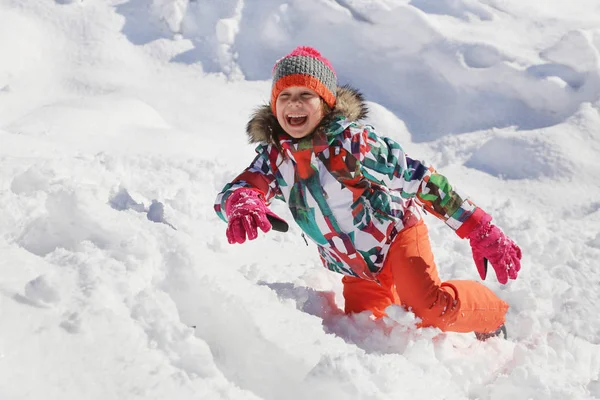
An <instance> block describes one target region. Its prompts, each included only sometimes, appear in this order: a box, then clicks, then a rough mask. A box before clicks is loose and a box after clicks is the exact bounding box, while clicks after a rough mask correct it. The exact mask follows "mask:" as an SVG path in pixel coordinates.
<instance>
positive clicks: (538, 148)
mask: <svg viewBox="0 0 600 400" xmlns="http://www.w3.org/2000/svg"><path fill="white" fill-rule="evenodd" d="M299 44H306V45H313V46H315V47H317V48H318V49H319V50H321V51H322V52H323V54H324V55H325V56H327V57H328V58H329V59H330V60H331V62H332V63H333V65H334V67H335V68H336V70H337V72H338V77H339V80H340V83H349V84H351V85H353V86H356V87H358V88H360V89H361V90H362V91H363V92H364V94H365V95H366V97H367V99H368V100H369V101H370V103H369V106H370V108H371V110H372V112H371V115H370V118H369V122H371V123H373V125H374V126H375V127H376V128H377V129H378V131H380V132H382V133H385V134H386V135H388V136H390V137H392V138H395V139H397V140H398V141H400V142H401V143H402V145H403V147H404V148H405V149H407V150H408V152H409V153H410V154H411V155H413V156H415V157H417V158H423V159H426V160H428V161H430V162H432V163H433V164H434V165H435V166H436V167H437V168H438V169H439V170H440V171H442V172H443V173H444V174H445V175H446V176H448V177H449V179H450V181H451V182H453V184H454V185H455V186H458V187H460V188H461V189H462V190H463V191H464V192H466V193H468V194H469V195H470V196H471V197H472V199H473V200H474V201H475V202H476V203H477V204H479V205H481V206H482V207H483V208H484V209H485V210H487V211H488V212H490V213H491V214H492V215H493V216H494V220H495V221H496V223H497V224H498V225H499V226H501V227H502V228H503V229H504V230H505V231H506V232H507V233H508V234H509V235H510V236H511V237H512V238H513V239H515V241H516V242H517V243H518V244H519V245H520V246H521V248H522V250H523V254H524V258H523V268H522V271H521V274H520V276H519V279H518V280H517V281H515V282H511V283H509V284H508V285H506V286H502V285H500V284H498V283H497V282H496V281H495V279H494V276H493V274H492V276H491V277H488V279H487V281H485V283H486V285H488V286H489V287H490V288H492V290H494V291H495V292H496V293H497V294H498V295H499V296H500V297H502V298H503V299H504V300H505V301H507V302H509V303H510V305H511V309H510V311H509V313H508V320H507V327H508V332H509V340H507V341H504V340H500V339H492V340H489V341H488V342H485V343H480V342H477V341H476V340H475V338H474V337H473V336H472V335H468V334H455V333H447V334H442V333H440V332H439V331H437V330H435V329H416V328H415V327H414V323H415V318H414V315H413V314H411V313H409V312H406V311H404V310H402V309H399V308H395V307H392V308H390V309H389V318H387V319H385V320H382V321H376V322H374V321H372V320H371V319H370V318H369V315H367V314H366V313H364V314H360V315H354V316H346V315H344V314H343V312H342V311H341V310H342V309H343V298H342V295H341V282H340V276H339V275H336V274H334V273H330V272H328V271H326V270H325V269H324V268H322V266H321V265H320V261H319V259H318V256H317V253H316V249H315V248H314V246H313V245H308V246H307V245H306V244H305V243H304V239H303V238H302V237H301V235H300V234H301V232H300V230H299V228H298V227H296V226H294V225H291V226H290V231H289V232H288V233H286V234H283V233H277V232H269V233H268V234H266V235H261V236H260V237H259V238H258V239H257V240H255V241H253V242H249V243H245V244H244V245H241V246H239V245H238V246H232V245H229V244H228V243H227V239H226V237H225V224H223V223H222V222H221V221H220V220H219V219H218V218H217V217H216V215H215V214H214V212H213V209H212V204H213V201H214V198H215V195H216V193H217V192H218V191H219V190H220V189H221V188H222V187H223V185H224V184H225V183H226V182H228V181H229V180H230V179H231V178H233V177H234V176H235V175H237V174H238V173H239V172H240V171H241V170H242V169H243V168H244V167H246V166H247V165H248V164H249V163H250V161H251V160H252V158H253V155H254V152H253V146H251V145H248V144H247V141H246V137H245V124H246V122H247V119H248V117H249V115H250V113H251V112H252V110H253V109H254V108H255V107H256V106H257V105H259V104H261V103H263V102H265V101H268V99H269V90H270V81H269V79H270V73H271V69H272V66H273V63H274V62H275V60H277V59H278V58H280V57H281V56H283V55H284V54H286V53H287V52H289V51H291V49H293V48H294V47H295V46H296V45H299ZM599 110H600V3H598V2H597V1H596V0H574V1H571V2H563V1H559V0H548V1H545V2H522V1H518V0H502V1H499V0H486V1H477V0H439V1H431V0H418V1H417V0H413V1H409V0H403V1H399V0H396V1H392V0H377V1H373V0H337V1H331V0H310V1H307V0H289V1H284V0H264V1H260V2H251V1H243V0H222V1H211V0H195V1H188V0H153V1H151V2H150V1H142V0H129V1H127V0H118V1H117V0H110V1H100V0H85V1H80V0H71V1H56V2H52V1H47V0H29V1H26V2H22V1H17V0H0V271H2V272H1V274H0V316H1V318H0V398H1V399H61V400H67V399H81V398H85V399H138V398H139V399H142V398H143V399H159V398H160V399H164V398H177V399H291V400H295V399H307V398H331V399H396V398H410V399H431V398H439V399H442V398H444V399H494V400H496V399H507V398H511V399H515V400H516V399H600V376H599V375H600V334H599V333H598V332H600V319H599V318H598V317H597V308H598V306H599V305H600V291H599V290H598V288H599V287H600V272H599V270H600V268H598V267H599V262H598V260H599V258H600V200H598V198H600V185H598V174H599V173H600V161H599V160H600V157H599V154H600V130H599V128H598V127H599V126H600V111H599ZM273 208H274V211H275V212H277V213H278V214H279V215H281V216H283V217H285V218H286V219H288V220H290V219H291V217H290V215H289V213H288V212H287V211H286V209H285V205H284V204H274V206H273ZM427 222H428V223H429V226H430V236H431V240H432V242H433V248H434V252H435V256H436V260H437V262H438V267H439V270H440V274H441V276H442V278H444V279H450V278H457V279H479V278H478V276H477V272H476V270H475V266H474V264H473V261H472V259H471V256H470V248H469V246H468V243H467V242H465V241H461V240H460V239H458V238H457V237H456V236H455V235H454V234H453V233H452V232H451V231H450V230H449V229H448V228H447V227H445V226H444V224H442V223H441V222H439V221H437V220H435V219H433V218H428V219H427Z"/></svg>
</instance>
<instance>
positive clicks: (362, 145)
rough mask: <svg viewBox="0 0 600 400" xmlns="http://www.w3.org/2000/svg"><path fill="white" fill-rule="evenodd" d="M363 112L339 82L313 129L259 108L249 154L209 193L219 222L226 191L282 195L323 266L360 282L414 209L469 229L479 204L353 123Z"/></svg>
mask: <svg viewBox="0 0 600 400" xmlns="http://www.w3.org/2000/svg"><path fill="white" fill-rule="evenodd" d="M366 114H367V108H366V105H365V103H364V101H363V98H362V96H361V95H360V94H359V93H358V92H356V91H355V90H353V89H350V88H348V87H338V91H337V102H336V106H335V108H334V109H333V110H332V111H331V112H330V113H329V114H328V115H327V116H326V117H325V118H323V120H322V122H321V124H320V125H319V126H318V127H317V128H316V129H315V132H314V133H313V134H312V135H309V136H307V137H304V138H302V139H294V138H292V137H290V136H288V135H287V134H286V133H285V132H283V130H282V128H281V126H280V125H279V123H278V122H277V119H276V118H275V116H274V115H273V114H272V112H271V108H270V106H269V105H265V106H263V107H261V108H260V109H258V110H257V111H256V113H255V114H254V115H253V117H252V119H251V120H250V122H249V123H248V126H247V133H248V136H249V138H250V142H253V143H259V145H258V147H257V148H256V152H257V153H258V155H257V156H256V158H255V159H254V161H253V162H252V164H251V165H250V166H249V167H248V168H247V169H246V170H245V171H244V172H243V173H242V174H240V175H239V176H238V177H237V178H235V179H234V180H233V181H232V182H231V183H229V184H227V185H226V186H225V187H224V189H223V190H222V192H221V193H219V194H218V196H217V199H216V202H215V211H216V212H217V214H218V215H219V217H220V218H222V219H223V220H224V221H227V216H226V215H225V212H224V210H225V202H226V201H227V198H228V197H229V195H230V194H231V193H232V192H233V191H234V190H236V189H238V188H242V187H246V188H255V189H257V190H259V191H260V192H261V193H262V194H263V196H264V200H265V201H266V202H267V203H270V201H271V200H272V199H273V198H277V199H280V200H283V201H285V202H286V203H287V205H288V206H289V209H290V211H291V214H292V216H293V218H294V219H295V221H296V223H297V224H298V225H299V226H300V228H301V229H302V230H303V231H304V233H305V234H306V235H307V236H308V237H309V238H310V239H311V240H312V241H313V242H315V243H316V245H317V247H318V250H319V254H320V256H321V259H322V261H323V264H324V265H325V266H326V267H327V268H328V269H330V270H332V271H335V272H339V273H342V274H345V275H350V276H355V277H360V278H364V279H369V280H377V278H376V277H377V274H378V272H380V271H381V269H382V268H383V264H384V260H385V258H386V255H387V252H388V249H389V247H390V245H391V243H392V241H393V240H394V237H395V236H396V235H397V234H398V232H401V231H402V230H404V229H406V228H409V227H411V226H414V225H415V224H416V223H417V222H418V221H419V220H420V219H421V218H422V214H421V209H425V210H426V211H428V212H430V213H432V214H433V215H435V216H437V217H438V218H440V219H442V220H443V221H445V222H446V224H447V225H448V226H450V227H451V228H452V229H453V230H455V231H456V232H457V234H458V235H459V236H461V237H464V236H465V235H466V234H468V233H469V232H470V230H471V229H472V228H473V227H474V226H475V225H476V223H477V222H478V219H479V218H478V216H479V215H480V213H482V211H481V210H479V209H478V208H477V207H476V206H475V205H474V204H473V203H472V202H471V201H470V200H468V199H466V198H464V197H462V196H461V195H459V194H458V193H457V192H456V191H455V190H454V189H453V188H452V186H451V185H450V183H449V182H448V181H447V179H446V178H445V177H444V176H442V175H440V174H438V173H437V172H436V171H435V170H434V168H433V167H431V166H430V165H428V164H426V163H425V162H423V161H418V160H414V159H412V158H410V157H409V156H408V155H407V154H406V153H405V152H404V151H403V150H402V148H401V147H400V145H399V144H398V143H396V142H395V141H394V140H392V139H389V138H386V137H383V136H379V135H377V133H376V132H375V129H374V128H373V127H372V126H369V125H363V124H361V123H360V122H358V121H359V120H360V119H362V118H364V117H365V116H366ZM478 210H479V212H478Z"/></svg>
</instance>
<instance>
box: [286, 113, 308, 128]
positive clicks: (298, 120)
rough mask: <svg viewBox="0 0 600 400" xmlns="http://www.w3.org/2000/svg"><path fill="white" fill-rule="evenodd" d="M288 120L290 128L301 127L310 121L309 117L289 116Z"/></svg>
mask: <svg viewBox="0 0 600 400" xmlns="http://www.w3.org/2000/svg"><path fill="white" fill-rule="evenodd" d="M286 118H287V123H288V124H289V125H290V126H300V125H302V124H304V123H305V122H306V120H307V119H308V116H307V115H288V116H287V117H286Z"/></svg>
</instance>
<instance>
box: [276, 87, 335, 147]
mask: <svg viewBox="0 0 600 400" xmlns="http://www.w3.org/2000/svg"><path fill="white" fill-rule="evenodd" d="M275 108H276V110H277V121H278V122H279V125H281V127H282V128H283V130H284V131H285V132H286V133H287V134H288V135H290V136H291V137H293V138H296V139H300V138H303V137H305V136H307V135H308V134H310V133H312V131H314V129H315V128H316V127H317V125H319V122H321V119H322V118H323V107H322V106H321V98H320V97H319V95H318V94H317V93H316V92H314V91H312V90H310V89H309V88H306V87H302V86H291V87H289V88H286V89H284V90H282V91H281V93H279V96H277V101H276V103H275Z"/></svg>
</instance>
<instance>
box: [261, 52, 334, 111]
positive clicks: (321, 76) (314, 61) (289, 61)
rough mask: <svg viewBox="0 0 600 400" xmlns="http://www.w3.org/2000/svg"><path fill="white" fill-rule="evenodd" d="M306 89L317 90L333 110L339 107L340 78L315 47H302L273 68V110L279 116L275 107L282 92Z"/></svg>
mask: <svg viewBox="0 0 600 400" xmlns="http://www.w3.org/2000/svg"><path fill="white" fill-rule="evenodd" d="M290 86H303V87H307V88H309V89H311V90H314V91H315V92H316V93H317V94H318V95H319V96H321V98H322V99H323V100H325V103H327V105H328V106H329V107H332V108H333V106H334V105H335V93H336V90H337V78H336V75H335V71H334V70H333V67H332V66H331V64H330V63H329V61H328V60H327V59H326V58H325V57H323V56H322V55H321V53H319V52H318V51H317V50H315V49H313V48H312V47H307V46H299V47H296V48H295V49H294V51H292V52H291V53H290V54H288V55H287V56H285V57H283V58H282V59H280V60H277V62H276V63H275V66H274V67H273V87H272V88H271V110H272V111H273V114H275V115H277V112H276V110H275V103H276V101H277V96H279V93H281V91H282V90H284V89H285V88H288V87H290Z"/></svg>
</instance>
